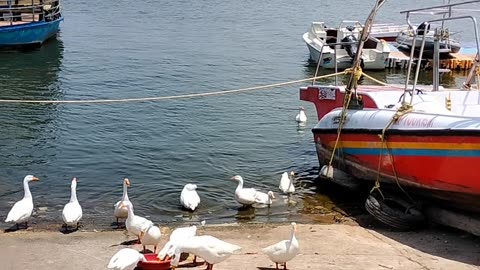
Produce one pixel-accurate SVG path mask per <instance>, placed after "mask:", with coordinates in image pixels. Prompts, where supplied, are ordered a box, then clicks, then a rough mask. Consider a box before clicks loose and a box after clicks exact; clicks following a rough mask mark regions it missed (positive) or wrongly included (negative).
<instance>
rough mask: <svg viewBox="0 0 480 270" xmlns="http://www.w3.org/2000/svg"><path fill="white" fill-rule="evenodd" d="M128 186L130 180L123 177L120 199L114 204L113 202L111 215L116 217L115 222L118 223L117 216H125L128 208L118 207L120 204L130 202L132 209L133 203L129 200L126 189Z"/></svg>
mask: <svg viewBox="0 0 480 270" xmlns="http://www.w3.org/2000/svg"><path fill="white" fill-rule="evenodd" d="M129 186H130V180H128V178H125V179H123V196H122V200H120V201H118V202H117V203H116V204H114V208H115V209H114V211H113V215H114V216H115V217H116V218H117V224H118V219H119V218H127V216H128V210H127V208H126V207H120V205H121V204H122V203H123V204H124V205H127V204H130V205H131V206H132V209H133V204H132V203H131V202H130V200H129V199H128V193H127V189H128V187H129Z"/></svg>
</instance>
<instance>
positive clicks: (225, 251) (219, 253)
mask: <svg viewBox="0 0 480 270" xmlns="http://www.w3.org/2000/svg"><path fill="white" fill-rule="evenodd" d="M240 249H242V248H241V247H239V246H237V245H232V244H230V243H227V242H225V241H222V240H220V239H218V238H215V237H213V236H210V235H202V236H194V237H191V238H189V239H188V240H187V241H185V242H183V243H181V244H180V245H178V246H177V247H176V248H175V258H174V259H173V261H172V262H171V263H170V264H171V265H172V266H173V267H176V266H177V265H178V263H179V261H180V254H181V253H183V252H186V253H191V254H194V255H196V256H198V257H201V258H203V259H204V260H205V261H206V262H207V270H212V269H213V265H214V264H217V263H220V262H223V261H224V260H226V259H227V258H228V257H230V255H232V254H233V253H234V252H236V251H238V250H240Z"/></svg>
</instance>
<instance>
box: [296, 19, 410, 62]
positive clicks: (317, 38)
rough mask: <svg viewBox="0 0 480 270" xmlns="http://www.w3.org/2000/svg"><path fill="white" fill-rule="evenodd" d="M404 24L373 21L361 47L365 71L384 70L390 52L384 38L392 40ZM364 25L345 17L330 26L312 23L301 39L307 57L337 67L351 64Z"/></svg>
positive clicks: (405, 27) (404, 27) (403, 27)
mask: <svg viewBox="0 0 480 270" xmlns="http://www.w3.org/2000/svg"><path fill="white" fill-rule="evenodd" d="M407 27H408V26H405V25H393V24H376V25H374V26H373V27H372V34H371V35H370V36H369V37H368V40H367V42H365V44H364V48H363V50H362V58H361V59H362V65H363V66H362V68H363V69H367V70H382V69H385V61H386V60H387V58H388V56H389V54H390V46H389V45H388V44H387V42H386V41H392V40H394V39H395V38H396V37H397V35H398V33H399V32H400V31H402V30H405V29H407ZM362 29H363V25H362V24H361V23H360V22H358V21H348V20H344V21H342V23H341V24H340V26H339V27H336V28H329V27H327V26H326V25H325V23H324V22H312V24H311V26H310V29H309V31H307V32H306V33H304V34H303V40H304V42H305V43H306V45H307V47H308V50H309V52H310V60H311V61H312V62H314V63H317V64H318V66H320V67H323V68H327V69H333V68H335V63H336V67H337V68H338V69H340V70H342V69H345V68H348V67H351V66H352V61H353V58H354V54H355V51H356V44H357V39H358V37H359V34H360V33H361V31H362Z"/></svg>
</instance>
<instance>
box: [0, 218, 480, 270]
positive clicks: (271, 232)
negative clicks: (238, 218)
mask: <svg viewBox="0 0 480 270" xmlns="http://www.w3.org/2000/svg"><path fill="white" fill-rule="evenodd" d="M164 229H165V228H164ZM289 230H290V225H289V224H283V225H279V224H276V225H274V224H272V225H256V224H252V225H211V226H205V227H201V228H199V230H198V234H199V235H203V234H209V235H213V236H216V237H218V238H220V239H222V240H224V241H227V242H230V243H233V244H237V245H240V246H242V247H243V249H242V250H241V251H240V252H239V253H238V254H235V255H233V256H231V257H230V258H229V259H227V260H226V261H224V262H222V263H219V264H217V265H215V266H214V269H217V270H237V269H260V270H266V269H275V265H274V264H273V263H272V262H271V261H269V259H268V257H266V256H265V255H264V254H262V253H261V252H260V248H262V247H265V246H268V245H270V244H273V243H276V242H277V241H279V240H283V239H287V238H288V236H289ZM162 237H163V236H162ZM167 237H168V233H166V234H165V237H163V240H162V244H164V243H165V242H166V239H167ZM297 238H298V240H299V242H300V254H299V255H298V256H297V257H296V258H294V259H293V260H292V261H291V262H289V263H288V264H287V266H288V269H297V270H299V269H322V270H327V269H382V270H385V269H412V270H413V269H457V270H461V269H480V238H478V237H475V236H473V235H470V234H465V233H462V232H458V231H447V230H445V229H444V228H441V229H438V228H437V229H426V230H422V231H418V232H393V231H390V230H388V229H386V228H380V229H379V228H376V229H374V230H372V229H368V228H364V227H361V226H358V225H345V224H341V225H340V224H330V225H313V224H300V225H299V226H298V233H297ZM133 239H135V237H134V236H132V235H127V233H126V232H125V231H106V232H93V231H89V232H82V231H78V232H73V233H70V234H63V233H61V232H57V231H40V232H39V231H35V232H32V231H17V232H11V233H0V251H1V252H0V262H1V264H0V269H9V270H20V269H22V270H29V269H32V270H33V269H35V270H47V269H48V270H51V269H69V270H80V269H85V270H87V269H88V270H91V269H106V265H107V264H108V261H109V260H110V257H111V256H112V255H113V254H115V252H116V251H118V250H119V249H121V248H123V247H126V246H127V245H126V244H127V243H128V242H129V240H133ZM129 247H133V248H136V249H138V250H141V247H140V245H138V244H137V245H130V246H129ZM177 269H205V265H197V266H191V264H190V265H189V266H188V267H187V266H184V267H180V268H177Z"/></svg>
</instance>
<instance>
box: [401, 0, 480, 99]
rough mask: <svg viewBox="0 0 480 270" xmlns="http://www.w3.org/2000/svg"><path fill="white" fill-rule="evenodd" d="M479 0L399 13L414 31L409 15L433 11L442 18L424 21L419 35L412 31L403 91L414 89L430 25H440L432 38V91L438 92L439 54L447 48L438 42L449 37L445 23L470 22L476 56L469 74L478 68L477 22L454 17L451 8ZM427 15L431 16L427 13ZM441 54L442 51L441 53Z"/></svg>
mask: <svg viewBox="0 0 480 270" xmlns="http://www.w3.org/2000/svg"><path fill="white" fill-rule="evenodd" d="M478 2H480V0H473V1H465V2H461V3H453V4H445V5H440V6H433V7H426V8H420V9H412V10H406V11H402V12H400V13H401V14H406V19H407V23H408V24H409V25H410V27H411V29H414V27H413V25H412V23H411V21H410V15H411V14H425V12H428V11H432V10H435V14H439V15H442V18H438V19H430V20H427V21H424V22H423V23H422V24H423V25H424V29H425V31H423V33H419V32H418V31H412V34H413V39H412V46H411V51H410V61H409V64H408V69H407V79H406V80H405V91H410V90H409V89H415V88H416V85H417V81H418V76H419V73H420V66H421V61H422V57H423V52H424V48H425V41H426V37H427V35H426V32H427V31H428V30H429V29H430V27H431V25H433V24H434V23H441V26H440V27H436V28H435V29H434V30H433V31H434V34H433V38H434V41H433V42H434V50H433V91H438V89H439V78H440V72H441V69H440V68H439V62H440V57H439V56H440V52H441V51H442V50H448V49H449V48H448V47H447V48H443V49H441V48H440V42H441V41H442V40H445V39H447V40H448V38H449V37H448V36H449V32H448V28H446V27H445V23H446V22H448V21H454V20H471V21H472V24H473V30H474V38H475V42H476V49H477V56H476V57H475V60H474V61H475V63H474V65H472V70H471V71H470V73H471V74H472V73H473V72H474V70H475V69H476V68H478V66H479V60H480V59H479V57H478V54H479V52H480V45H479V35H478V29H477V20H476V18H475V17H473V16H469V15H464V16H454V15H453V11H454V9H453V7H455V6H459V5H467V4H473V3H478ZM429 15H432V14H431V13H429ZM417 40H421V45H420V50H419V52H418V57H417V59H416V60H415V58H414V51H415V44H416V43H417ZM442 52H443V51H442ZM415 61H417V64H416V70H415V74H414V79H413V83H412V88H410V87H409V84H410V74H411V72H412V66H413V63H414V62H415ZM473 77H474V76H468V77H467V81H466V82H465V83H464V86H466V87H467V86H470V85H471V80H473ZM405 97H406V95H404V96H403V100H402V102H403V103H405ZM412 100H413V95H412V97H411V101H412ZM411 101H410V102H411Z"/></svg>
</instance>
